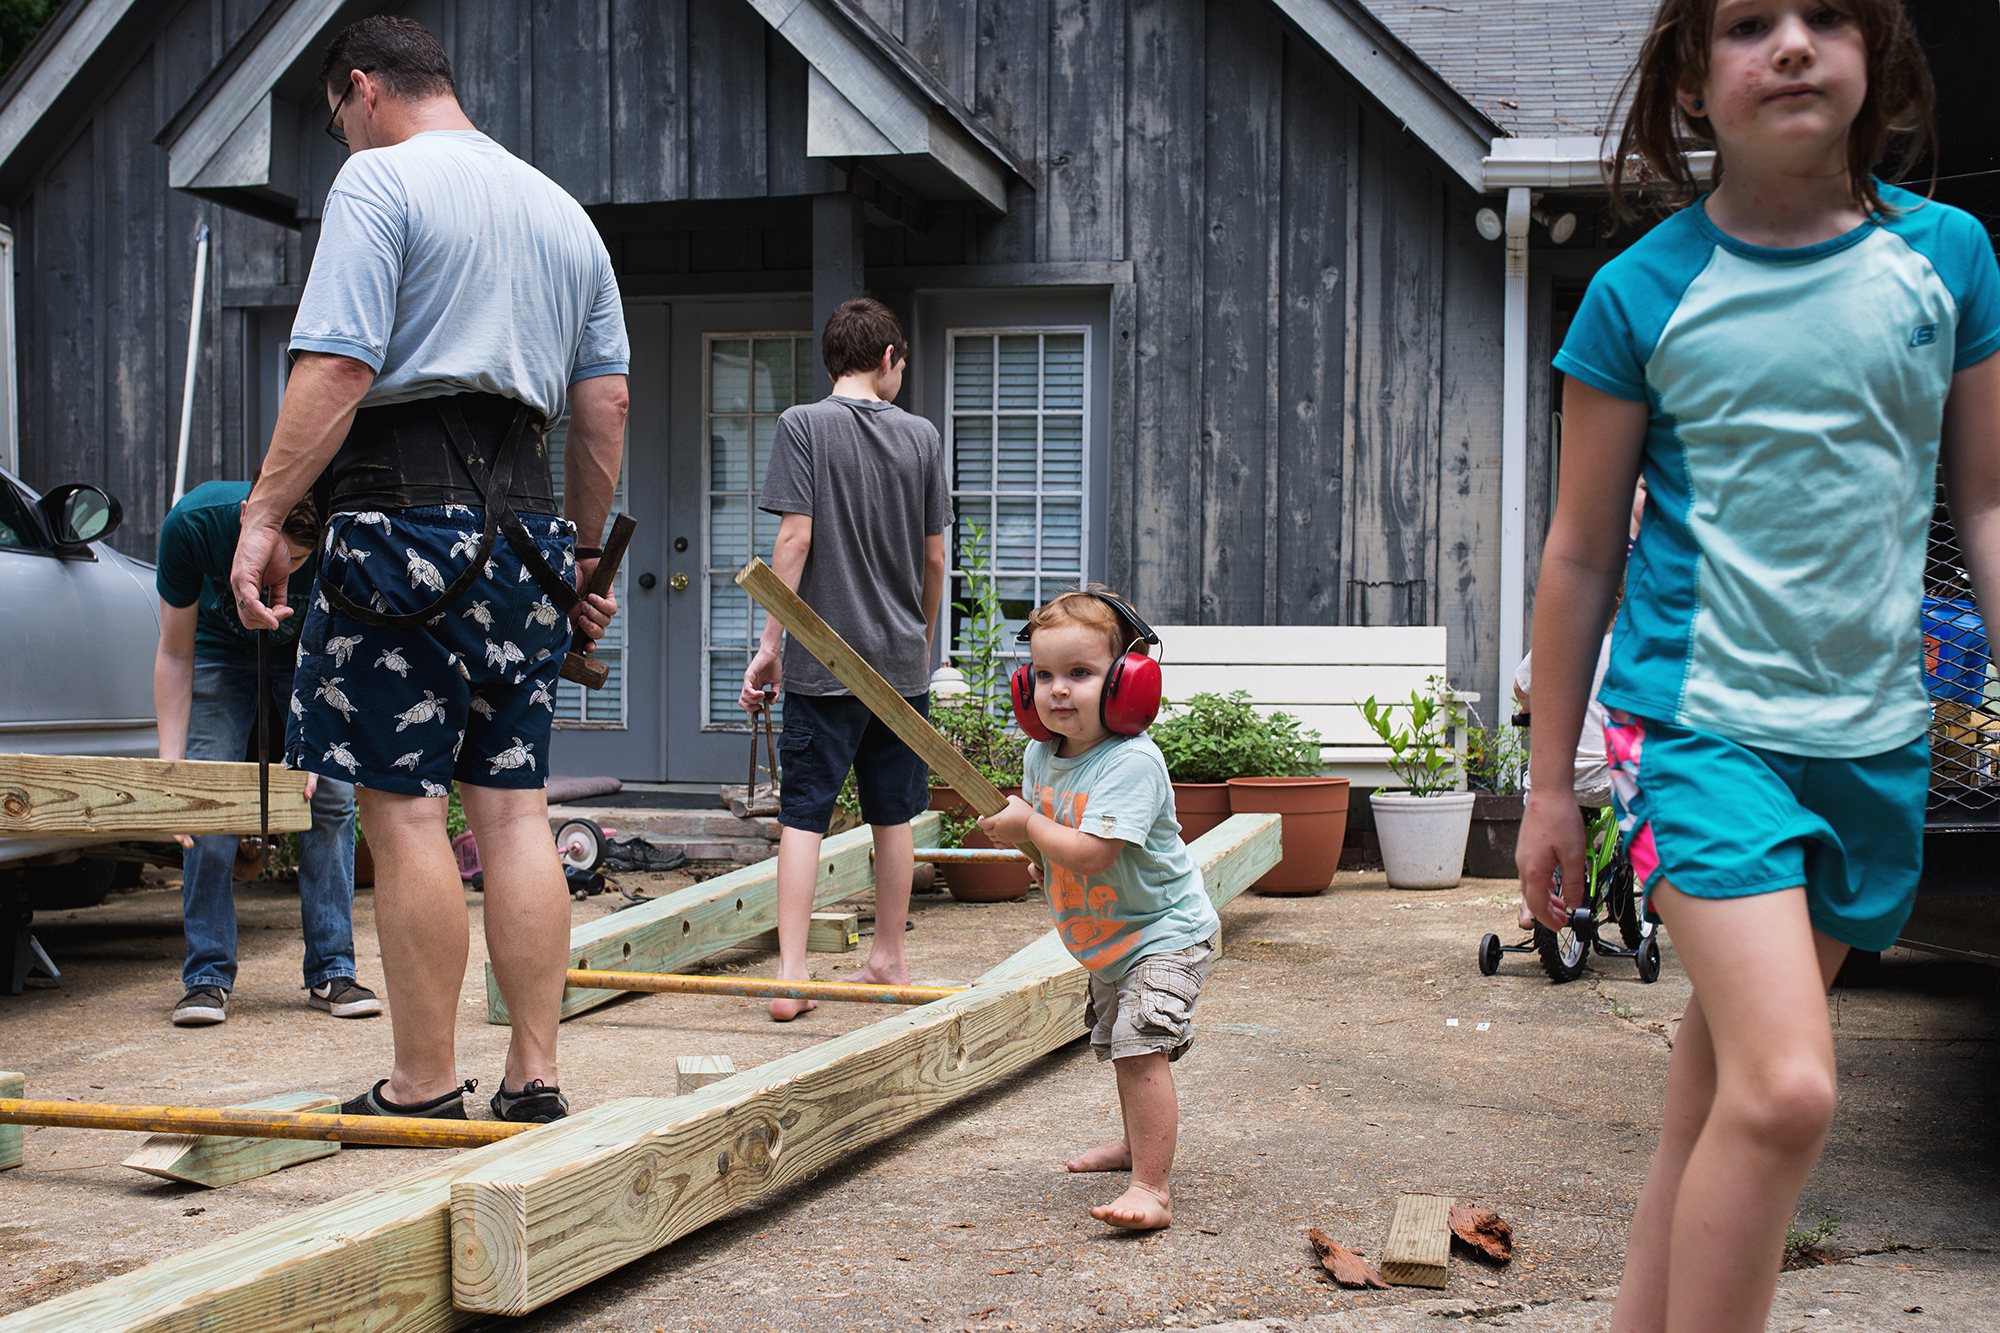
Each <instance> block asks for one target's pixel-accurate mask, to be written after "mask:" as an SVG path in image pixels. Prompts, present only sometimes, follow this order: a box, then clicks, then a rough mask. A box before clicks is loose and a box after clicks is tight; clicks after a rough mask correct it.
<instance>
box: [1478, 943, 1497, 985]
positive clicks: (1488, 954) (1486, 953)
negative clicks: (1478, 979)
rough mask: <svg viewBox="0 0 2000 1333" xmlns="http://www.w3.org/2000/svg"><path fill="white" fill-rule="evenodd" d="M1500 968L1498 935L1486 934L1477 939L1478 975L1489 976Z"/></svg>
mask: <svg viewBox="0 0 2000 1333" xmlns="http://www.w3.org/2000/svg"><path fill="white" fill-rule="evenodd" d="M1499 970H1500V937H1499V936H1498V935H1488V936H1486V937H1485V938H1484V939H1482V940H1480V941H1479V975H1480V976H1482V977H1490V976H1492V975H1493V974H1494V973H1495V972H1498V971H1499Z"/></svg>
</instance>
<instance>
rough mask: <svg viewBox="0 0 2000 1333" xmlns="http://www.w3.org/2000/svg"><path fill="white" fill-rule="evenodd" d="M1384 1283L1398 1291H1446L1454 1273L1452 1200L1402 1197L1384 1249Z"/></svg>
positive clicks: (1425, 1195)
mask: <svg viewBox="0 0 2000 1333" xmlns="http://www.w3.org/2000/svg"><path fill="white" fill-rule="evenodd" d="M1380 1269H1381V1273H1382V1280H1383V1281H1384V1282H1387V1283H1389V1284H1390V1285H1392V1286H1397V1287H1433V1288H1438V1287H1443V1286H1444V1284H1445V1279H1446V1278H1447V1277H1448V1276H1449V1274H1450V1272H1451V1200H1450V1199H1447V1198H1445V1197H1444V1196H1443V1195H1441V1194H1400V1195H1398V1196H1396V1215H1395V1216H1394V1217H1392V1218H1390V1219H1389V1239H1388V1240H1387V1241H1385V1242H1383V1245H1382V1263H1381V1265H1380Z"/></svg>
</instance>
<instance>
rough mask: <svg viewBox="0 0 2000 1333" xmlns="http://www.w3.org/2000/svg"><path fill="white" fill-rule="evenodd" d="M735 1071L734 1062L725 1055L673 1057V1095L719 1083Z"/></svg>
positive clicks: (682, 1094) (678, 1095)
mask: <svg viewBox="0 0 2000 1333" xmlns="http://www.w3.org/2000/svg"><path fill="white" fill-rule="evenodd" d="M735 1072H736V1062H735V1061H734V1060H731V1059H730V1058H729V1057H728V1056H726V1055H681V1056H676V1057H675V1058H674V1096H676V1097H685V1096H687V1095H688V1094H689V1093H693V1092H700V1091H701V1090H702V1089H703V1088H705V1087H707V1086H708V1085H709V1084H711V1083H720V1082H721V1081H722V1080H723V1079H725V1078H728V1077H730V1076H731V1075H732V1074H734V1073H735Z"/></svg>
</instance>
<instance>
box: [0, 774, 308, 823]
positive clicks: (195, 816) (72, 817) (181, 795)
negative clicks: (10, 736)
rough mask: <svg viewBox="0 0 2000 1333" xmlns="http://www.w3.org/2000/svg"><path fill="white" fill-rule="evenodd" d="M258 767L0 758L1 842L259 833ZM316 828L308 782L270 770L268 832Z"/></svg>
mask: <svg viewBox="0 0 2000 1333" xmlns="http://www.w3.org/2000/svg"><path fill="white" fill-rule="evenodd" d="M258 827H259V815H258V804H257V765H255V764H219V763H210V762H206V761H202V760H196V759H177V760H160V759H99V758H95V757H83V756H77V755H48V754H0V838H23V837H30V836H34V837H54V836H62V837H79V836H92V835H98V834H101V835H103V836H104V837H107V838H143V837H168V836H171V835H173V834H175V833H194V834H200V833H255V832H257V830H258ZM311 827H312V805H311V803H310V802H308V801H307V800H306V775H305V774H304V773H303V772H301V771H299V770H298V769H287V768H273V769H272V770H271V832H273V833H303V832H304V831H305V830H307V829H309V828H311Z"/></svg>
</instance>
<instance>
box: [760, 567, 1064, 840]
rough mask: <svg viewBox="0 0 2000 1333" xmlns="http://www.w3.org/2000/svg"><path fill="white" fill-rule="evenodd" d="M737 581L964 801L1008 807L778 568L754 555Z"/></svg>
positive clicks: (987, 811) (978, 806)
mask: <svg viewBox="0 0 2000 1333" xmlns="http://www.w3.org/2000/svg"><path fill="white" fill-rule="evenodd" d="M736 586H737V587H739V588H741V589H743V591H745V592H747V593H749V594H750V595H751V596H752V597H754V598H756V599H757V601H758V603H759V604H760V605H762V606H763V608H764V610H765V612H766V613H767V614H769V615H770V617H771V618H772V619H773V620H775V621H777V622H778V623H779V624H780V625H783V626H784V627H785V632H786V633H787V634H789V635H791V636H792V637H793V638H794V639H796V640H798V642H799V643H800V645H801V646H803V647H804V648H805V650H806V651H807V652H809V653H811V654H812V655H813V656H814V657H817V658H818V659H819V660H820V661H821V662H822V663H824V664H825V666H826V669H827V670H828V671H831V672H832V673H833V676H834V679H835V680H838V681H839V682H840V683H841V684H842V685H845V686H846V687H847V688H848V689H850V690H852V691H853V692H854V697H855V698H857V699H859V700H860V701H861V702H862V703H864V704H866V705H867V706H868V711H869V712H871V713H873V714H875V716H876V717H879V718H881V719H882V721H883V722H884V723H885V724H887V726H888V728H889V730H891V731H893V732H895V733H896V734H897V735H898V736H900V737H902V739H903V743H904V744H905V745H908V746H909V747H910V748H911V749H912V750H915V751H916V752H917V754H918V756H919V757H920V758H922V760H923V761H924V762H925V763H927V764H929V765H930V766H931V768H932V769H934V770H936V772H937V773H938V774H939V775H940V776H941V777H943V778H944V780H945V781H946V782H948V783H950V784H951V785H952V787H953V788H955V789H956V790H957V792H958V794H959V795H960V796H963V797H964V798H965V800H966V803H967V804H968V805H970V806H971V807H972V808H973V809H974V810H976V811H978V812H979V813H980V814H982V815H997V814H999V813H1000V812H1001V811H1002V810H1004V809H1006V807H1007V798H1006V797H1005V796H1002V795H1001V794H1000V789H999V788H998V787H995V786H994V785H993V784H992V783H990V782H988V781H987V780H986V777H985V775H984V774H982V773H981V772H980V771H979V770H978V769H976V768H974V767H973V766H972V764H971V762H970V761H969V760H967V759H966V757H965V756H964V755H962V754H960V753H959V752H958V750H957V749H956V748H954V747H953V745H952V743H951V742H950V741H948V740H946V739H945V738H944V737H943V736H940V735H939V734H938V731H937V728H936V727H933V726H932V725H931V724H930V723H928V722H926V721H925V720H924V719H923V717H922V715H921V714H919V713H918V712H917V710H916V709H914V708H912V707H910V704H909V701H908V700H906V699H905V698H903V696H902V695H900V694H898V693H896V689H895V687H894V686H892V685H891V684H889V682H888V681H886V680H883V679H882V677H881V676H880V675H879V674H878V673H877V672H876V670H875V668H874V667H872V666H869V665H868V663H866V662H864V661H862V660H861V656H860V654H858V653H856V652H855V651H854V650H853V649H852V648H850V647H848V646H847V641H846V640H845V639H843V638H841V637H840V635H838V634H836V633H835V632H834V630H833V627H832V626H831V625H829V624H827V623H826V622H825V621H824V620H822V619H820V616H819V612H817V611H815V610H813V609H812V608H811V607H810V606H807V605H806V604H805V600H804V599H803V598H801V597H800V596H799V595H798V594H797V593H795V592H793V591H792V590H791V589H790V588H787V587H786V586H785V581H784V580H783V579H781V578H779V577H778V574H777V571H776V570H774V569H772V568H771V567H770V566H769V565H767V564H765V563H764V562H763V561H762V560H759V559H755V558H752V560H751V561H750V563H749V564H747V565H745V566H744V567H743V572H742V573H740V574H738V575H737V576H736ZM1015 846H1017V847H1019V848H1020V849H1021V851H1022V852H1023V853H1024V854H1026V856H1027V858H1028V859H1029V860H1030V861H1033V862H1034V863H1035V864H1036V865H1040V864H1041V863H1042V854H1041V852H1040V850H1039V849H1037V848H1036V847H1035V845H1034V844H1033V843H1028V842H1023V843H1016V844H1015Z"/></svg>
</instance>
